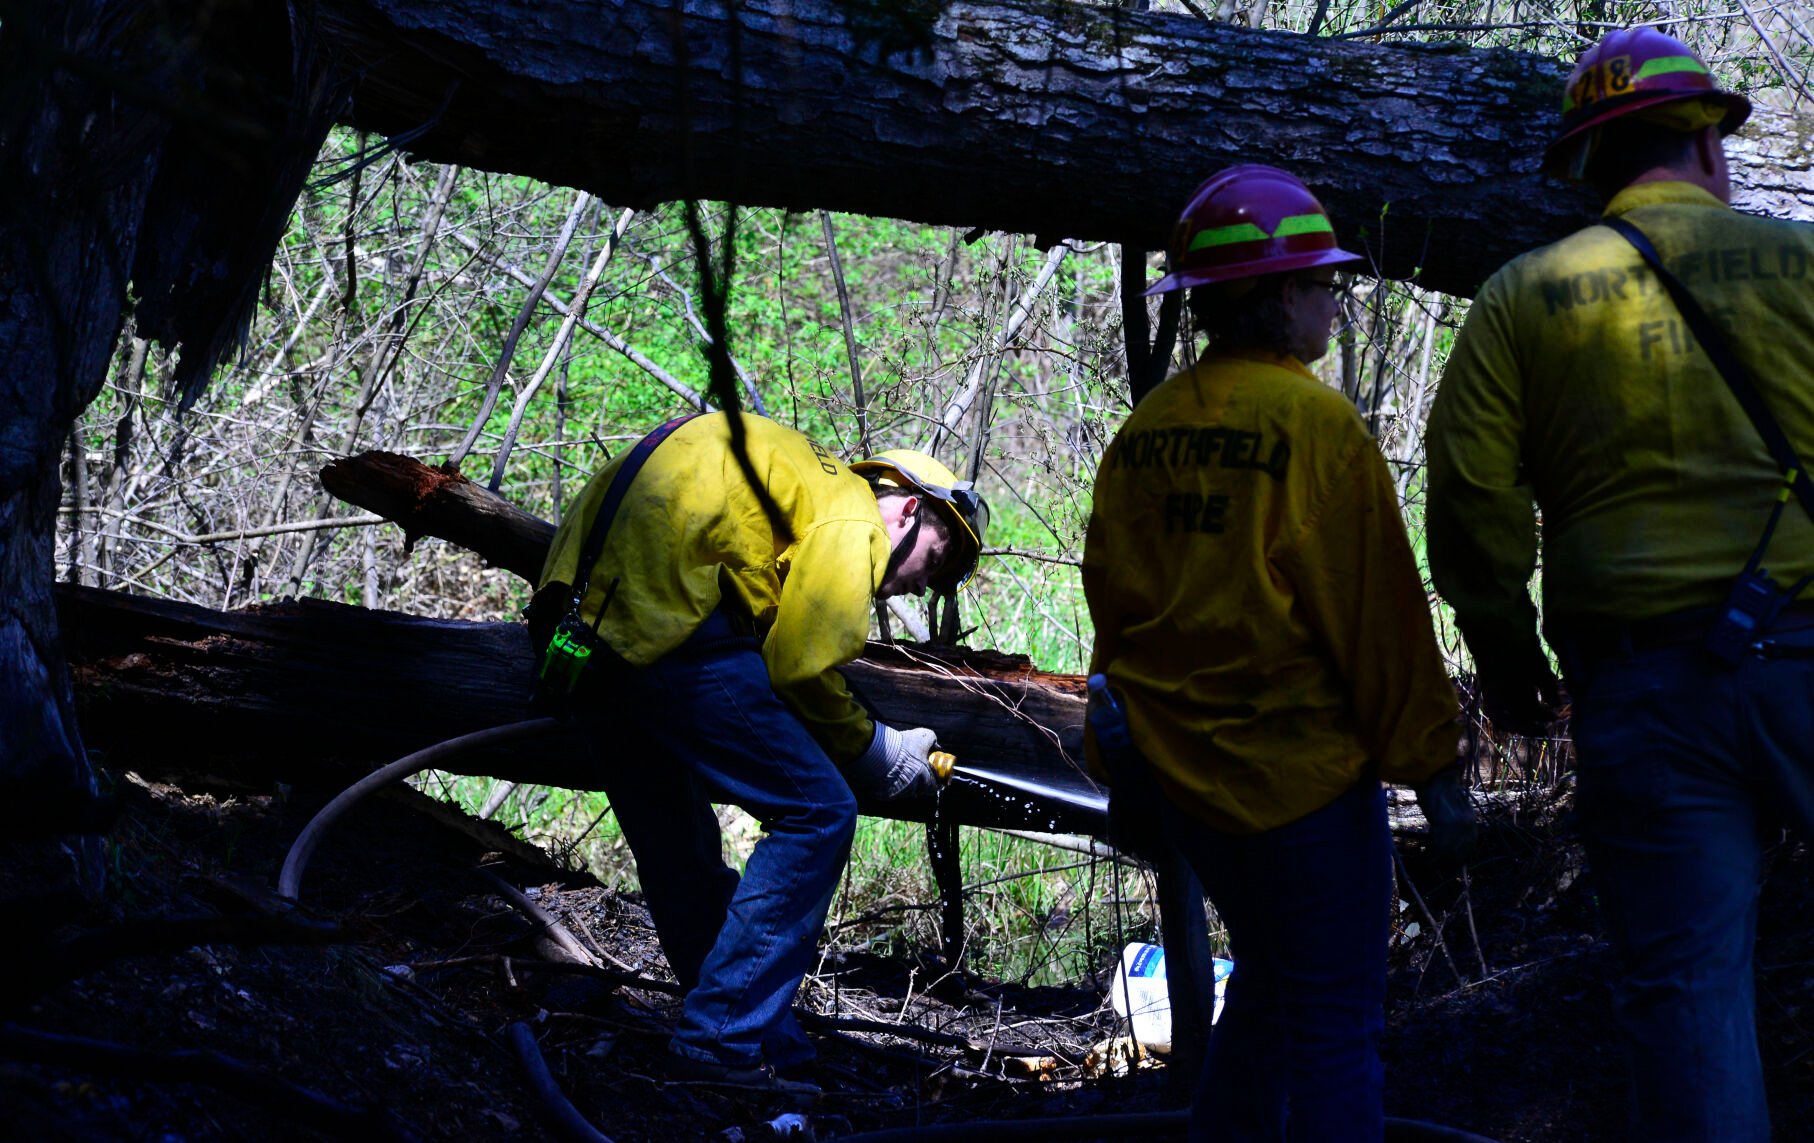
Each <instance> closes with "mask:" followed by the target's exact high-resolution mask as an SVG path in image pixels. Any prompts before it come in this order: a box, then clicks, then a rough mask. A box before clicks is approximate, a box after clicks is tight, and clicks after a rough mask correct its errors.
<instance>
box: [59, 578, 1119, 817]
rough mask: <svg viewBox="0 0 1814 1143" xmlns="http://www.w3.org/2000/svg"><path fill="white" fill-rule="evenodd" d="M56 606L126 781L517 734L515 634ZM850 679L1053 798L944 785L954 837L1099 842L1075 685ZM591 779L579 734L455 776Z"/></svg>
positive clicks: (963, 667)
mask: <svg viewBox="0 0 1814 1143" xmlns="http://www.w3.org/2000/svg"><path fill="white" fill-rule="evenodd" d="M57 602H58V606H59V608H60V609H61V612H62V617H63V626H64V630H65V633H66V639H67V645H68V648H69V656H70V661H71V665H72V669H73V673H74V677H75V681H76V689H77V693H78V695H79V697H80V701H81V709H82V717H83V723H84V725H85V726H86V727H88V728H89V732H90V738H91V740H92V742H93V744H94V745H95V746H96V747H97V748H99V749H102V750H109V751H118V752H119V753H120V754H122V755H124V756H129V757H131V758H132V759H133V762H134V765H135V766H138V767H141V768H144V767H160V766H161V767H167V768H170V769H174V770H178V771H186V772H195V771H198V770H202V771H206V770H209V769H216V770H220V771H225V772H230V773H233V774H235V775H238V776H241V777H247V778H254V779H258V778H263V779H273V778H274V779H281V780H284V781H291V782H298V781H315V782H321V783H340V782H346V781H350V780H352V779H354V778H357V777H360V776H362V775H364V774H365V773H366V772H367V771H368V770H370V768H371V767H372V766H373V765H374V764H376V763H382V762H389V761H391V760H393V759H395V758H400V757H402V756H403V755H406V754H409V753H411V752H413V751H416V750H420V749H422V748H424V747H426V746H431V745H433V744H434V743H437V742H441V741H445V740H446V739H449V738H452V737H455V736H456V735H460V734H465V733H468V732H471V731H474V730H482V729H484V728H486V727H489V726H498V725H501V724H503V723H507V722H515V721H518V720H520V719H524V718H528V717H530V712H529V709H528V690H529V671H530V663H531V655H530V649H529V639H528V634H527V631H526V630H525V629H524V628H523V626H522V625H521V624H516V623H466V622H460V621H455V620H443V619H425V618H422V617H420V616H412V615H399V614H396V613H393V612H383V611H367V610H364V609H361V608H357V607H348V606H345V605H343V604H337V603H327V602H323V601H319V600H300V601H296V602H291V603H283V604H278V605H274V606H269V607H259V608H254V609H250V610H246V611H231V612H221V611H211V610H208V609H207V608H203V607H196V606H194V605H191V604H185V603H176V602H172V601H169V600H158V599H150V598H146V597H142V596H129V595H124V594H120V593H116V592H108V591H101V590H98V589H95V588H85V587H79V586H77V585H74V584H63V585H60V586H59V587H58V588H57ZM978 661H980V662H981V666H980V667H979V666H977V665H975V664H976V663H977V662H978ZM845 677H846V678H847V679H848V680H849V681H850V684H851V687H852V690H853V691H855V692H857V694H858V695H859V697H860V698H861V699H862V700H863V701H864V702H865V703H866V704H867V705H868V706H869V707H870V709H871V710H872V711H873V712H874V713H875V715H876V716H877V717H878V718H881V719H883V720H893V721H895V722H898V723H900V724H903V725H913V726H926V725H930V726H931V727H932V728H933V729H934V730H937V731H938V733H939V741H940V743H941V744H942V745H943V746H944V747H945V748H946V749H948V750H951V751H953V752H954V753H956V754H957V755H958V757H959V760H960V762H965V763H975V764H978V765H983V766H986V767H987V768H988V769H989V770H991V771H994V772H997V773H1000V774H1005V775H1008V776H1009V777H1010V778H1012V779H1015V780H1017V781H1019V782H1020V783H1022V784H1023V785H1024V786H1026V787H1028V788H1038V789H1044V790H1047V791H1049V793H1048V794H1046V795H1045V796H1040V795H1038V794H1037V793H1028V794H1020V793H1017V794H1016V796H1013V797H1007V796H1003V795H1002V793H1001V787H999V786H996V787H993V788H986V787H984V786H981V785H978V784H975V783H961V782H960V783H953V784H952V785H951V786H950V787H948V789H947V793H946V795H945V804H944V812H945V813H946V815H947V817H948V818H950V819H951V820H955V821H956V822H958V823H960V824H963V825H988V826H1000V827H1004V828H1010V829H1032V830H1041V831H1047V832H1073V831H1075V832H1084V833H1096V834H1100V833H1102V832H1103V830H1104V828H1105V825H1106V820H1105V818H1104V816H1103V813H1104V811H1103V809H1102V793H1101V791H1100V790H1099V789H1098V788H1097V787H1096V785H1095V783H1094V782H1092V781H1091V780H1090V779H1089V777H1088V776H1087V775H1086V774H1085V773H1084V772H1083V764H1082V759H1083V749H1082V743H1083V737H1082V736H1083V706H1084V704H1083V699H1082V697H1081V695H1080V694H1079V693H1078V692H1079V691H1080V690H1081V684H1080V681H1079V680H1077V679H1071V678H1066V677H1062V676H1050V675H1043V674H1040V673H1038V672H1035V671H1033V670H1032V669H1031V667H1030V666H1028V665H1027V664H1026V663H1025V661H1024V660H1013V659H1010V658H1008V657H1007V656H994V657H993V659H990V658H989V657H987V656H983V657H982V658H981V659H980V660H977V659H972V660H971V661H970V662H966V660H965V659H964V658H963V657H961V656H941V655H939V654H937V653H933V652H927V651H916V652H911V653H909V652H903V651H902V650H900V649H898V648H888V647H882V646H880V645H875V646H872V648H871V653H870V655H869V656H866V657H865V658H864V659H862V660H859V661H858V662H856V663H852V664H850V665H849V666H848V667H846V668H845ZM631 761H632V760H628V759H626V764H628V763H629V762H631ZM634 761H636V762H637V764H648V760H646V759H640V760H634ZM598 764H599V762H598V759H597V756H595V755H594V754H593V752H592V749H591V748H590V747H589V746H588V745H587V744H586V743H584V742H583V741H581V740H580V739H579V737H578V735H577V731H575V732H568V733H563V734H561V735H559V736H557V737H555V738H554V739H552V740H550V741H548V742H547V743H546V744H545V745H543V746H542V747H540V748H538V749H535V750H523V749H520V748H519V749H512V750H497V751H491V752H487V753H480V754H473V755H468V756H467V757H464V758H462V759H460V760H459V763H458V765H459V769H460V772H462V773H472V774H488V775H491V776H493V777H497V778H504V779H507V780H510V781H517V782H534V783H538V784H544V785H553V786H564V787H568V788H572V789H594V788H597V786H598V784H599V783H598V778H597V765H598ZM863 808H864V810H865V812H868V813H875V814H881V815H884V816H888V817H896V818H904V819H908V820H925V819H926V818H927V817H928V816H929V815H930V813H931V811H932V805H931V803H924V804H901V805H897V804H890V805H866V806H864V807H863Z"/></svg>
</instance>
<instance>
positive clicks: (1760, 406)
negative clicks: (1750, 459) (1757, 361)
mask: <svg viewBox="0 0 1814 1143" xmlns="http://www.w3.org/2000/svg"><path fill="white" fill-rule="evenodd" d="M1600 221H1601V223H1602V224H1603V225H1605V226H1609V227H1611V228H1612V229H1613V230H1615V231H1617V232H1618V233H1619V234H1620V235H1621V236H1623V237H1624V239H1625V241H1627V242H1629V243H1631V244H1632V246H1634V247H1636V248H1637V251H1638V253H1639V254H1642V255H1643V256H1644V261H1646V262H1648V263H1650V270H1651V273H1653V274H1655V275H1656V276H1657V281H1659V282H1661V283H1663V288H1664V289H1666V290H1668V291H1669V296H1670V297H1671V298H1673V299H1675V307H1676V309H1678V310H1680V311H1682V318H1683V320H1685V321H1686V322H1687V323H1688V328H1689V329H1690V330H1692V331H1693V333H1694V337H1695V340H1697V341H1699V342H1700V343H1701V348H1702V349H1705V350H1706V351H1707V356H1708V357H1709V358H1711V359H1712V360H1713V366H1714V368H1716V369H1718V370H1719V373H1720V376H1721V377H1723V378H1725V379H1726V385H1727V386H1728V387H1729V388H1731V390H1732V395H1733V396H1734V397H1737V398H1738V403H1739V405H1741V406H1742V407H1743V408H1744V410H1745V415H1746V416H1748V417H1750V418H1751V424H1752V425H1753V426H1754V427H1755V428H1756V429H1757V435H1758V436H1760V437H1762V438H1764V445H1765V446H1766V447H1767V448H1769V450H1770V455H1771V457H1772V458H1774V459H1775V461H1776V463H1777V464H1778V465H1780V466H1781V467H1782V470H1783V475H1784V479H1785V480H1786V481H1787V482H1788V483H1789V484H1790V486H1791V487H1792V488H1794V490H1795V497H1796V499H1798V500H1800V501H1801V506H1802V508H1803V509H1804V510H1805V511H1806V512H1807V513H1808V518H1809V519H1810V520H1814V483H1811V482H1810V481H1809V479H1808V470H1807V469H1806V468H1804V467H1803V466H1802V463H1801V458H1800V457H1798V456H1796V455H1795V447H1794V446H1793V445H1791V444H1790V443H1789V438H1788V437H1787V436H1786V435H1784V433H1783V430H1782V426H1781V425H1780V424H1778V423H1777V421H1776V418H1775V417H1774V416H1772V415H1771V413H1770V406H1768V405H1766V404H1764V397H1763V394H1762V393H1759V392H1758V391H1757V386H1756V385H1753V384H1752V383H1751V375H1750V374H1749V373H1747V372H1746V370H1745V367H1744V365H1742V364H1740V362H1739V360H1738V358H1737V357H1736V356H1735V355H1734V354H1733V352H1732V347H1731V346H1729V345H1727V344H1726V339H1725V338H1724V337H1723V336H1721V334H1720V331H1719V329H1718V328H1717V327H1716V326H1715V325H1714V324H1713V319H1711V318H1709V317H1708V316H1707V311H1706V310H1703V309H1702V308H1701V304H1700V303H1699V302H1697V301H1695V300H1694V295H1693V294H1691V293H1689V292H1688V287H1687V286H1684V285H1682V281H1681V279H1680V278H1677V277H1676V276H1675V275H1674V274H1671V273H1670V272H1669V270H1668V269H1667V268H1666V267H1664V265H1663V259H1662V256H1661V255H1659V254H1658V253H1657V248H1656V247H1655V246H1652V245H1651V244H1650V239H1649V238H1647V237H1645V235H1644V232H1643V231H1642V230H1639V229H1638V228H1637V227H1636V226H1634V225H1632V224H1631V223H1629V222H1627V221H1626V220H1625V219H1623V218H1605V219H1601V220H1600Z"/></svg>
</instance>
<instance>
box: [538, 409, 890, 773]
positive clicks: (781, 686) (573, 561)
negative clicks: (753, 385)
mask: <svg viewBox="0 0 1814 1143" xmlns="http://www.w3.org/2000/svg"><path fill="white" fill-rule="evenodd" d="M743 424H744V428H745V432H746V438H745V439H746V440H747V441H748V443H749V456H750V460H751V462H752V463H753V464H754V466H755V471H756V474H757V476H758V478H759V479H760V480H761V482H762V484H763V486H764V487H765V488H767V490H768V493H769V495H770V496H771V497H773V498H774V502H775V504H776V505H777V506H779V508H780V510H781V516H782V518H783V519H784V520H785V521H786V524H787V534H786V535H781V534H777V530H776V529H774V528H772V527H771V526H770V524H769V520H768V517H767V516H766V515H765V514H764V512H763V510H762V505H761V503H760V501H758V500H757V498H756V494H755V492H754V490H753V489H752V488H751V487H750V485H749V483H748V481H746V480H745V479H744V475H743V472H742V470H741V469H740V468H739V467H738V465H737V459H736V457H734V456H733V455H732V454H731V446H730V426H729V422H728V420H727V418H726V417H725V416H724V414H722V413H712V414H708V415H705V416H701V417H697V418H695V419H694V420H692V421H689V422H688V423H686V424H685V425H682V426H681V427H680V428H679V429H677V430H675V432H674V434H673V435H672V436H670V437H669V438H668V439H667V440H665V441H663V442H662V444H661V445H660V446H659V447H658V448H656V450H655V451H654V453H653V454H651V455H650V457H649V459H648V461H647V463H645V464H644V465H643V468H642V471H641V472H640V473H638V474H637V475H636V478H635V479H634V481H633V482H632V483H631V485H630V489H629V492H628V494H626V495H625V497H624V499H623V503H622V505H621V506H620V507H619V509H618V513H617V518H616V520H615V521H614V522H613V523H612V524H611V528H610V531H609V532H608V533H607V535H606V540H605V546H604V551H603V553H602V554H601V555H600V556H599V560H598V565H597V567H596V568H595V569H594V570H593V572H592V577H591V580H590V583H589V586H588V589H587V594H586V598H585V602H584V605H583V607H582V609H581V614H582V617H583V618H585V619H586V620H587V621H588V622H590V621H592V620H593V619H594V618H595V617H596V616H597V615H598V609H599V607H600V606H601V604H603V602H604V600H605V598H606V595H607V593H609V594H610V605H609V606H608V607H606V608H605V612H604V618H603V620H602V622H601V623H600V625H599V628H598V630H599V634H600V635H601V636H602V637H603V638H604V640H605V642H606V643H608V644H609V645H610V646H611V647H612V649H614V650H615V651H616V652H617V653H618V654H620V655H622V656H623V657H624V658H625V659H628V660H629V661H630V662H631V663H632V664H634V665H637V666H647V665H648V664H650V663H653V662H654V661H655V660H657V659H659V658H661V657H662V656H663V655H665V654H667V653H668V652H669V651H672V650H674V649H675V648H676V647H678V646H680V644H681V643H682V642H684V641H685V640H686V638H687V636H689V635H691V634H692V633H693V631H694V630H695V629H696V628H698V626H699V624H700V623H701V622H702V621H704V619H705V618H706V617H707V616H708V615H710V614H711V613H712V611H713V610H714V609H716V608H718V607H719V606H720V605H722V606H724V607H726V608H727V609H729V610H730V612H731V613H732V614H733V615H734V616H739V617H743V618H745V619H747V620H748V621H749V622H750V623H752V624H753V626H754V628H755V630H756V631H757V633H758V634H759V635H761V636H762V657H763V659H764V661H765V662H766V663H767V665H768V673H769V681H770V683H771V684H772V685H773V686H774V688H775V693H776V694H778V695H780V696H781V698H782V699H783V701H785V702H786V703H787V704H788V706H789V707H791V708H792V709H793V710H794V712H795V713H796V714H798V715H799V716H800V717H801V719H802V720H803V721H804V722H805V723H806V725H807V727H808V728H809V729H811V730H812V732H813V735H814V737H815V738H817V739H818V740H819V742H820V743H821V744H822V745H824V747H825V749H826V752H827V753H828V754H830V755H831V757H832V758H833V760H834V761H837V762H840V763H843V762H847V761H849V760H850V759H852V758H855V757H856V756H857V755H858V754H861V753H862V752H863V750H864V749H865V748H866V747H867V746H868V745H869V742H870V738H871V737H872V735H873V733H874V724H873V723H872V722H871V721H870V719H869V716H868V715H867V714H866V713H865V712H864V710H863V708H862V707H861V706H859V705H858V704H857V702H856V700H855V699H853V698H852V697H851V695H850V690H849V688H848V687H846V686H845V683H844V679H843V677H842V676H841V675H839V674H838V671H837V668H838V667H839V666H841V665H843V664H844V663H848V662H850V661H851V660H852V659H855V658H856V657H857V656H859V655H861V654H862V653H863V642H864V640H865V639H866V638H867V637H868V635H869V620H870V616H871V615H872V614H874V599H875V593H876V591H877V590H878V589H879V588H880V587H881V584H882V576H883V573H884V572H885V571H886V570H887V568H888V557H889V554H890V547H889V541H888V533H887V531H886V530H885V529H884V528H883V526H882V515H881V512H880V510H879V509H878V508H877V507H876V498H875V494H874V493H873V492H871V491H870V488H869V484H868V482H866V481H865V480H864V479H863V478H862V477H860V476H858V475H856V474H855V473H853V472H851V471H850V469H849V468H848V467H846V466H845V465H844V463H843V462H842V461H840V460H838V459H837V458H836V457H834V456H833V455H831V453H829V452H827V451H826V450H825V449H824V448H822V447H821V446H820V445H818V444H817V443H815V442H814V441H812V440H810V439H808V438H807V437H805V436H803V435H801V434H800V433H798V432H795V431H794V430H793V429H790V428H786V427H784V426H782V425H778V424H776V423H775V422H773V421H770V420H766V419H764V418H762V417H757V416H754V415H750V414H745V415H744V417H743ZM626 455H628V450H625V452H624V453H621V454H619V455H618V456H617V457H616V458H615V459H613V460H612V461H611V463H609V464H607V465H606V466H605V467H604V468H603V469H602V470H600V471H599V472H598V473H597V474H596V475H594V476H593V477H592V479H591V480H590V481H589V482H588V483H587V484H586V487H585V489H584V490H583V491H582V492H581V493H580V494H579V498H578V499H577V500H576V501H574V503H573V504H572V506H571V507H570V508H569V509H568V512H567V514H566V516H565V518H564V519H563V520H562V523H561V527H560V529H559V530H558V531H557V532H556V533H555V536H554V546H553V548H552V549H550V551H549V553H548V562H547V563H546V564H545V565H544V566H543V568H542V579H541V582H542V583H543V584H548V583H551V582H556V581H558V582H562V583H572V582H574V581H575V580H576V579H577V578H578V576H579V574H580V572H579V561H580V553H581V549H582V547H583V544H584V539H585V533H586V530H587V528H588V527H590V525H591V523H592V519H593V517H594V515H595V514H596V513H597V511H598V507H599V504H600V502H601V501H602V500H603V499H604V495H605V491H606V489H608V488H609V487H610V483H611V479H612V477H613V476H615V475H616V473H617V469H618V466H619V465H621V464H622V463H623V459H624V457H625V456H626ZM613 583H615V584H616V588H615V590H614V591H612V589H611V585H612V584H613Z"/></svg>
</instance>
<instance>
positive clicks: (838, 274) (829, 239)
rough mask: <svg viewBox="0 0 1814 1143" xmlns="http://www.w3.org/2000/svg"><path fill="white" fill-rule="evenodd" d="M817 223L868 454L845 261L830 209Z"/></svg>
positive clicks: (860, 442) (861, 447)
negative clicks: (821, 229) (822, 235)
mask: <svg viewBox="0 0 1814 1143" xmlns="http://www.w3.org/2000/svg"><path fill="white" fill-rule="evenodd" d="M819 223H820V225H821V226H823V227H824V228H825V253H826V255H827V256H829V257H830V259H831V280H832V283H833V285H835V286H836V287H837V290H838V312H839V313H840V314H841V315H842V316H843V318H844V352H845V355H846V356H847V357H848V358H849V359H850V394H851V400H852V403H853V404H854V405H855V406H856V410H857V454H858V455H859V456H868V455H870V453H871V452H873V451H874V450H873V449H871V448H870V447H869V404H868V402H867V401H866V400H864V397H863V359H862V357H861V356H860V355H859V354H858V353H857V329H856V322H855V320H854V319H853V318H852V316H851V312H850V290H849V289H848V288H847V287H846V286H845V285H844V261H843V259H841V258H839V257H838V236H837V233H836V232H835V231H833V230H832V226H831V211H829V210H821V211H820V212H819Z"/></svg>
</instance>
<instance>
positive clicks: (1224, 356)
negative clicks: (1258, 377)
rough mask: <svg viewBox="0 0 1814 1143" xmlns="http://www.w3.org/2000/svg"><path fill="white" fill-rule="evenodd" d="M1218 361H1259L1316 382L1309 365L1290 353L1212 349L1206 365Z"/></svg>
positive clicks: (1262, 350)
mask: <svg viewBox="0 0 1814 1143" xmlns="http://www.w3.org/2000/svg"><path fill="white" fill-rule="evenodd" d="M1217 359H1220V360H1224V361H1257V362H1259V363H1260V364H1262V365H1275V366H1277V367H1278V368H1280V369H1287V370H1290V371H1291V372H1293V373H1296V374H1299V375H1300V376H1304V377H1308V378H1310V380H1312V381H1315V380H1316V374H1314V373H1312V372H1310V368H1309V367H1308V366H1307V365H1305V364H1304V363H1303V362H1302V361H1299V360H1298V359H1297V358H1295V357H1293V356H1292V355H1291V354H1289V353H1270V352H1268V351H1266V350H1264V349H1227V350H1214V349H1212V350H1210V353H1209V356H1208V357H1207V358H1206V359H1205V363H1206V364H1207V363H1208V361H1211V360H1217Z"/></svg>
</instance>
